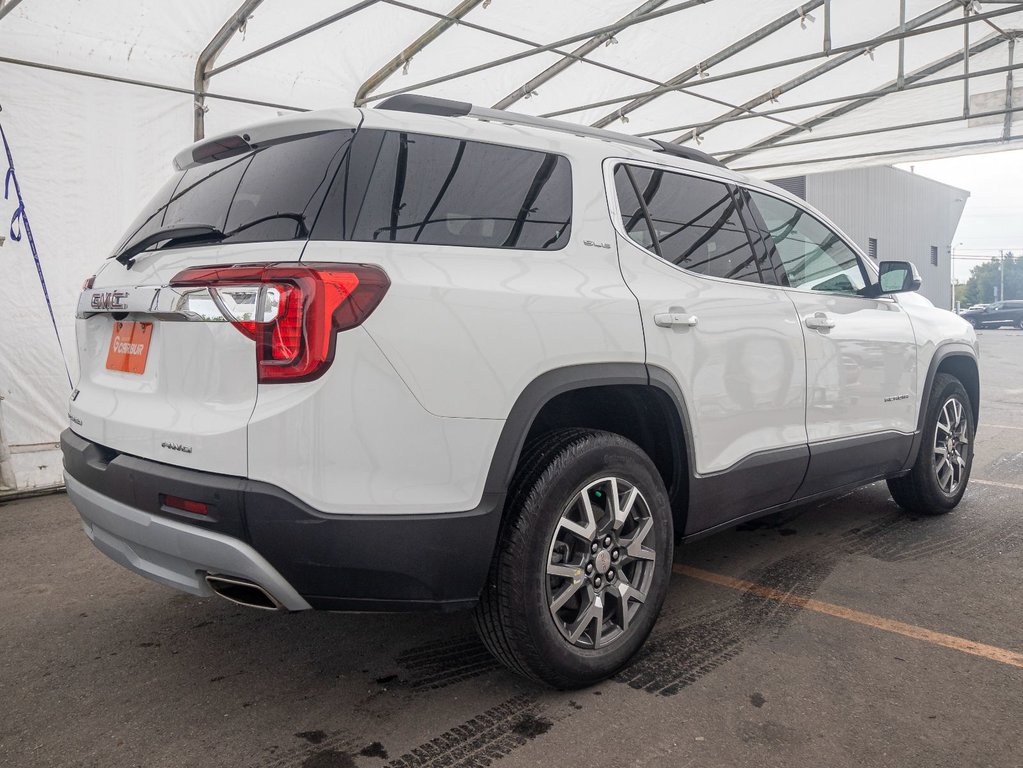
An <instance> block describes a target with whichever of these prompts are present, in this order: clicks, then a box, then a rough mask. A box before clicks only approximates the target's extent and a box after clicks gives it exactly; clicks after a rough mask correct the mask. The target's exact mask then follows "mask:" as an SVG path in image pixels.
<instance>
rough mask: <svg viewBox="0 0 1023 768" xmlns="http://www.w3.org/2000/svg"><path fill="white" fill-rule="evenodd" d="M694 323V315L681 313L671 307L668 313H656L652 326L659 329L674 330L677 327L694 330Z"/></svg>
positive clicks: (695, 320)
mask: <svg viewBox="0 0 1023 768" xmlns="http://www.w3.org/2000/svg"><path fill="white" fill-rule="evenodd" d="M696 323H697V318H696V315H690V314H689V313H688V312H683V311H682V310H680V309H677V308H676V307H672V308H671V311H669V312H658V313H657V314H656V315H654V325H656V326H657V327H659V328H675V327H678V326H682V327H683V328H694V327H696Z"/></svg>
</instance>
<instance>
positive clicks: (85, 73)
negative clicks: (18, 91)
mask: <svg viewBox="0 0 1023 768" xmlns="http://www.w3.org/2000/svg"><path fill="white" fill-rule="evenodd" d="M0 64H12V65H14V66H17V67H29V68H31V69H42V70H46V71H47V72H59V73H61V74H64V75H74V76H75V77H87V78H89V79H91V80H105V81H106V82H108V83H120V84H121V85H134V86H137V87H139V88H152V89H153V90H157V91H166V92H168V93H181V94H185V95H187V96H192V97H198V96H199V94H198V93H197V92H196V91H194V90H192V89H191V88H182V87H180V86H177V85H166V84H165V83H154V82H152V81H149V80H136V79H133V78H130V77H117V76H116V75H106V74H103V73H101V72H90V71H89V70H86V69H73V68H72V67H61V66H57V65H56V64H43V63H42V62H40V61H27V60H25V59H13V58H11V57H10V56H0ZM202 95H203V97H204V98H206V99H216V100H218V101H230V102H234V103H235V104H252V105H253V106H257V107H270V108H271V109H286V110H288V111H290V112H308V111H309V110H307V109H305V108H304V107H296V106H294V105H292V104H281V103H279V102H276V101H260V100H259V99H247V98H244V97H243V96H229V95H228V94H226V93H211V92H205V93H203V94H202Z"/></svg>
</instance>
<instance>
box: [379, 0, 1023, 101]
mask: <svg viewBox="0 0 1023 768" xmlns="http://www.w3.org/2000/svg"><path fill="white" fill-rule="evenodd" d="M960 6H961V3H960V2H959V0H951V2H950V3H946V4H945V5H943V6H940V7H943V8H947V10H945V11H944V12H945V13H948V10H952V9H956V8H959V7H960ZM1019 11H1020V8H1019V7H1018V4H1017V6H1016V7H1012V8H1001V9H998V10H994V11H988V12H986V13H984V14H977V15H973V16H970V17H968V18H966V19H953V20H951V21H943V22H939V23H937V24H930V25H927V26H923V27H918V28H916V29H908V30H906V31H905V32H894V33H890V34H885V35H880V36H878V37H875V38H873V39H870V40H865V41H862V42H858V43H851V44H849V45H843V46H839V47H837V48H832V49H831V52H830V54H829V53H825V52H823V51H817V52H815V53H807V54H803V55H801V56H793V57H791V58H788V59H778V60H777V61H770V62H765V63H763V64H760V65H758V66H755V67H747V68H745V69H737V70H735V71H733V72H728V73H726V74H723V75H716V76H714V75H712V76H710V77H705V78H702V79H697V80H692V81H690V82H688V83H686V84H684V85H670V86H664V87H663V88H656V89H653V90H651V91H644V92H639V93H630V94H624V95H622V96H617V97H615V98H612V99H602V100H601V101H594V102H590V103H587V104H580V105H577V106H572V107H565V108H563V109H558V110H555V111H553V112H547V113H545V114H544V115H542V117H560V116H562V115H568V114H571V113H573V112H584V111H586V110H589V109H597V108H598V107H609V106H614V105H615V104H621V103H622V102H625V101H630V100H632V99H637V98H640V97H641V96H650V95H655V94H660V93H672V92H675V91H683V92H687V91H688V90H689V89H690V88H696V87H702V86H706V85H710V84H712V83H720V82H723V81H725V80H733V79H735V78H737V77H744V76H746V75H752V74H756V73H760V72H766V71H767V70H771V69H779V68H781V67H787V66H791V65H792V64H803V63H806V62H810V61H815V60H817V59H823V58H828V57H829V56H830V55H834V54H843V53H849V52H851V51H859V52H861V53H862V52H863V51H864V50H865V49H868V48H876V47H877V46H879V45H883V44H885V43H890V42H894V41H896V40H901V39H903V38H909V37H917V36H919V35H926V34H929V33H931V32H940V31H942V30H945V29H955V28H958V27H961V26H963V25H964V24H974V23H977V22H980V21H984V20H985V19H989V18H993V17H996V16H1005V15H1007V14H1010V13H1019ZM918 18H919V17H918ZM480 66H484V65H480ZM450 78H451V76H448V77H447V78H439V79H440V80H441V81H443V80H445V79H450ZM387 95H391V94H387Z"/></svg>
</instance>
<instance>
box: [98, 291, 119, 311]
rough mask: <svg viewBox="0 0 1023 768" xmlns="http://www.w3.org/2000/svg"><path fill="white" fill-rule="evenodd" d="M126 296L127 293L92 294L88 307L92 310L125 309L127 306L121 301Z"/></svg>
mask: <svg viewBox="0 0 1023 768" xmlns="http://www.w3.org/2000/svg"><path fill="white" fill-rule="evenodd" d="M127 295H128V292H127V291H112V292H108V293H94V294H92V300H91V302H90V305H91V306H92V308H93V309H127V308H128V307H127V305H126V304H125V303H124V302H123V301H122V299H124V298H125V297H126V296H127Z"/></svg>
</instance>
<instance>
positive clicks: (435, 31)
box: [355, 0, 483, 104]
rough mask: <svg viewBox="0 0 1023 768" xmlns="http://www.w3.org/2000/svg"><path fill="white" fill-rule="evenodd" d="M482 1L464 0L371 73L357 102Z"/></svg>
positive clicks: (356, 95)
mask: <svg viewBox="0 0 1023 768" xmlns="http://www.w3.org/2000/svg"><path fill="white" fill-rule="evenodd" d="M482 2H483V0H462V2H460V3H459V4H458V5H456V6H455V7H454V8H453V9H452V10H451V12H450V13H448V14H446V15H445V16H444V18H443V19H440V20H439V21H437V23H436V24H434V25H433V26H432V27H430V28H429V29H428V30H426V31H425V32H424V33H423V34H421V35H420V36H419V37H418V38H416V39H415V40H414V41H413V42H412V44H411V45H409V46H408V47H407V48H405V50H403V51H402V52H401V53H399V54H398V55H397V56H395V57H394V58H393V59H391V60H390V61H389V62H387V63H386V64H384V66H382V67H381V68H380V69H378V70H377V71H376V72H374V73H373V74H372V75H370V76H369V78H367V79H366V82H364V83H363V84H362V85H361V86H359V90H358V91H357V92H356V94H355V103H356V104H363V103H365V102H366V97H367V96H369V95H370V94H371V93H373V91H375V90H376V89H377V88H379V87H380V86H381V85H382V84H383V82H384V81H385V80H387V78H389V77H390V76H391V75H393V74H394V73H395V72H397V71H398V70H399V69H401V68H402V67H403V66H405V64H407V63H408V62H409V61H410V60H411V59H412V57H413V56H415V55H416V54H417V53H419V52H420V51H421V50H423V49H424V48H425V47H426V46H428V45H429V44H430V43H432V42H433V41H434V40H436V39H437V38H438V37H440V36H441V35H443V34H444V33H445V32H446V31H447V30H448V29H450V28H451V26H452V25H454V24H457V23H458V22H459V20H460V19H461V18H462V17H463V16H465V15H466V14H467V13H469V11H471V10H472V9H473V8H475V7H476V6H478V5H479V4H480V3H482Z"/></svg>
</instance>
